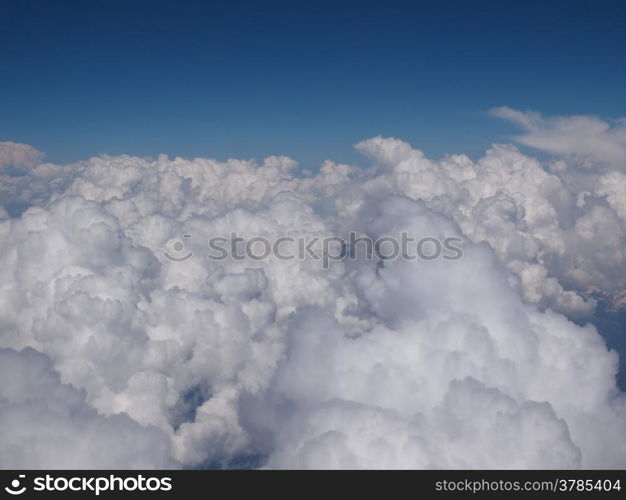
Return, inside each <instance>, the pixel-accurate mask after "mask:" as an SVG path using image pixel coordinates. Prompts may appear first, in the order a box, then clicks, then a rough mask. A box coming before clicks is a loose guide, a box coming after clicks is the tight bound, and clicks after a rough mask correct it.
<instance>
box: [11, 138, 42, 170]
mask: <svg viewBox="0 0 626 500" xmlns="http://www.w3.org/2000/svg"><path fill="white" fill-rule="evenodd" d="M43 157H44V155H43V153H42V152H41V151H37V150H36V149H35V148H33V147H32V146H29V145H28V144H21V143H19V142H10V141H6V142H0V170H2V169H4V168H6V167H13V168H15V169H29V168H33V167H35V166H36V165H39V164H40V163H41V161H42V160H43Z"/></svg>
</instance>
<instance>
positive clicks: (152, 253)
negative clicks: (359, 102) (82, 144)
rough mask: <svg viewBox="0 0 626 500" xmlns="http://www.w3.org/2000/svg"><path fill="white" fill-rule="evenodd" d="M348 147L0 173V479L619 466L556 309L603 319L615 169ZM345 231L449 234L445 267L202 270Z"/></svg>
mask: <svg viewBox="0 0 626 500" xmlns="http://www.w3.org/2000/svg"><path fill="white" fill-rule="evenodd" d="M515 113H516V112H515ZM515 116H516V117H518V118H519V120H522V118H523V117H524V116H525V115H515ZM520 116H521V118H520ZM519 120H518V121H519ZM528 120H530V121H529V123H530V125H528V127H531V125H532V127H535V125H534V124H533V123H534V122H532V120H531V119H530V118H529V119H528ZM533 120H535V118H533ZM536 120H538V118H537V119H536ZM531 122H532V123H531ZM529 129H530V128H529ZM539 129H541V127H539V128H538V129H537V130H539ZM533 130H534V129H533ZM533 133H534V132H533ZM537 133H538V132H537ZM551 133H552V132H548V133H547V135H550V134H551ZM556 142H558V141H556ZM555 144H556V143H555ZM560 148H561V146H554V147H552V149H550V148H545V149H549V150H551V151H555V152H562V151H561V150H560ZM357 149H358V150H359V151H361V152H362V153H363V154H365V155H366V156H367V157H369V158H370V159H371V165H370V166H367V167H364V168H363V167H356V166H351V165H342V164H336V163H333V162H330V161H328V162H326V163H324V165H322V167H321V169H320V171H319V172H318V173H317V174H315V175H310V176H303V175H297V174H296V170H297V165H296V163H295V162H294V161H293V160H291V159H289V158H285V157H271V158H268V159H266V160H265V161H264V162H263V163H262V164H257V163H255V162H253V161H239V160H229V161H228V162H218V161H214V160H210V159H203V158H197V159H193V160H184V159H181V158H175V159H169V158H167V157H165V156H161V157H159V158H157V159H145V158H136V157H131V156H119V157H99V158H91V159H89V160H87V161H83V162H79V163H75V164H71V165H53V164H46V163H40V164H38V165H31V166H30V167H29V169H28V171H27V172H26V173H20V174H19V175H17V174H16V173H15V172H5V173H4V174H3V175H2V178H1V181H2V182H1V186H2V190H1V191H0V199H1V200H2V203H3V204H4V205H5V208H6V210H5V212H4V216H3V219H2V220H1V221H0V235H1V238H0V273H1V280H0V283H2V284H1V285H0V286H2V293H1V294H0V347H2V348H3V349H2V350H1V351H0V357H2V358H3V360H2V362H1V363H0V367H1V368H2V370H3V377H2V380H3V382H2V392H1V393H0V405H1V407H2V412H1V413H0V414H1V415H2V419H3V424H5V426H9V427H11V428H12V429H13V430H14V431H13V432H12V433H11V434H10V435H7V433H3V435H2V437H1V438H0V450H1V451H0V465H2V466H4V467H9V466H11V467H21V466H28V465H30V466H33V467H37V466H45V467H54V466H58V467H61V466H67V467H83V466H89V465H94V466H102V467H113V466H115V467H165V466H181V467H208V466H229V465H234V464H238V463H253V464H255V465H258V466H267V467H276V468H281V467H304V468H325V467H339V468H341V467H344V468H345V467H350V468H352V467H365V468H368V467H376V468H380V467H383V468H384V467H391V468H414V467H493V468H507V467H517V468H522V467H581V466H584V467H624V466H626V442H624V440H622V439H616V436H623V435H625V432H626V400H625V398H624V395H623V394H622V393H621V392H620V391H619V390H618V389H617V387H616V385H615V374H616V372H617V368H618V356H617V355H616V353H614V352H610V351H608V350H607V348H606V345H605V343H604V341H603V339H602V338H601V337H600V335H599V334H598V333H597V331H596V330H595V328H594V327H593V326H583V327H581V326H577V325H576V324H574V323H572V322H571V321H570V320H568V318H567V316H569V317H571V318H578V319H580V318H583V319H584V318H590V317H592V314H593V311H594V308H595V306H596V301H597V300H607V301H613V302H615V304H617V305H616V307H620V305H619V304H620V302H619V297H621V296H622V295H621V294H623V291H624V289H625V288H626V287H625V286H624V285H625V284H624V281H623V276H626V274H625V273H624V271H626V259H625V256H624V254H623V249H624V248H626V246H625V245H624V243H625V240H624V239H625V235H626V233H625V231H626V226H625V222H626V206H624V202H623V200H624V199H626V177H625V176H624V175H623V174H622V173H621V172H620V171H619V169H617V168H612V167H607V165H606V164H607V163H610V162H605V161H604V160H605V158H599V159H598V161H602V163H603V164H602V166H601V167H598V168H597V169H593V168H592V169H589V168H586V169H585V170H584V172H583V173H581V172H580V169H579V167H578V165H577V162H575V161H570V160H569V159H568V158H565V159H564V160H558V161H550V162H548V163H545V164H543V163H541V162H539V161H538V160H536V159H533V158H531V157H528V156H526V155H523V154H522V153H520V152H519V151H518V150H517V149H516V148H515V147H514V146H511V145H495V146H493V147H492V148H491V149H490V150H489V151H488V152H487V153H486V154H485V156H484V157H483V158H481V159H480V160H479V161H477V162H473V161H472V160H470V159H469V158H468V157H466V156H463V155H454V156H450V157H446V158H443V159H441V160H439V161H434V160H430V159H428V158H426V157H425V156H424V155H423V154H422V153H421V152H420V151H419V150H417V149H414V148H412V147H411V146H410V145H408V144H407V143H404V142H402V141H400V140H397V139H391V138H381V137H377V138H373V139H370V140H367V141H364V142H361V143H359V144H358V145H357ZM611 156H612V157H613V154H611ZM592 160H593V161H595V158H592ZM611 161H614V160H611ZM20 207H21V208H20ZM26 207H29V208H27V209H26V210H24V208H26ZM349 231H359V232H361V233H363V234H367V235H370V236H372V237H374V238H376V237H380V236H398V235H399V234H400V233H401V232H403V231H406V232H408V233H410V234H412V235H415V236H416V237H417V238H420V237H423V236H433V237H442V238H443V237H448V236H459V237H462V238H463V239H464V240H465V242H464V244H463V250H464V256H463V258H462V259H461V260H459V261H454V262H452V261H445V260H435V261H424V260H414V261H406V260H395V261H385V262H370V261H365V260H362V261H361V260H357V261H342V262H334V263H332V265H331V268H330V269H329V270H324V269H322V265H321V262H319V261H315V260H312V259H306V260H303V261H297V260H294V261H279V260H277V259H275V258H269V259H267V260H266V261H251V260H244V261H235V260H229V261H224V262H214V261H211V260H209V259H206V258H203V256H205V255H206V242H207V239H208V238H209V237H211V236H215V235H226V236H227V235H228V234H230V233H231V232H237V233H238V234H241V235H245V236H246V237H247V238H251V237H254V236H264V237H267V238H270V239H271V238H277V237H279V236H283V235H289V236H292V237H297V236H303V237H312V236H334V235H340V236H345V235H346V234H347V233H348V232H349ZM183 234H189V235H192V237H191V238H189V239H188V240H187V241H185V244H186V246H187V248H186V250H189V251H192V252H193V257H192V258H190V259H189V260H187V261H185V262H172V261H170V260H168V259H167V258H166V257H165V255H164V251H166V250H167V249H171V244H172V242H173V241H176V240H178V239H180V238H181V237H182V235H183ZM36 351H37V352H36ZM55 440H56V441H55ZM54 442H63V443H65V444H64V446H54V445H53V444H52V443H54ZM102 442H111V443H112V444H111V445H110V446H109V448H107V449H108V450H109V453H108V454H104V455H101V456H100V458H99V459H98V460H99V461H98V462H97V463H92V462H89V461H86V459H85V457H89V456H92V454H93V449H94V448H97V447H99V446H100V444H99V443H102ZM68 450H70V451H71V453H70V452H69V451H68ZM94 460H95V459H94Z"/></svg>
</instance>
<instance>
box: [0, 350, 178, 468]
mask: <svg viewBox="0 0 626 500" xmlns="http://www.w3.org/2000/svg"><path fill="white" fill-rule="evenodd" d="M0 374H1V378H2V384H1V385H0V405H1V407H2V411H1V412H0V426H2V428H3V429H4V432H3V433H2V439H0V443H1V446H0V466H1V467H2V468H12V467H15V468H18V469H26V468H45V469H63V468H74V467H80V468H100V469H118V468H133V469H145V468H164V467H169V466H171V465H172V461H171V459H170V453H169V442H168V440H167V436H166V435H165V434H163V433H162V432H160V431H159V430H157V429H156V428H149V427H144V426H141V425H139V424H138V423H137V422H136V421H134V420H132V419H131V418H130V417H128V415H124V414H119V415H114V416H111V417H104V416H102V415H99V414H98V413H97V412H96V411H95V410H94V409H93V408H91V407H90V406H89V405H88V404H86V403H85V400H84V396H83V394H81V393H80V392H78V391H77V390H76V389H75V388H74V387H72V386H71V385H67V384H61V382H60V381H59V376H58V374H57V373H56V372H55V371H54V369H53V367H52V365H51V363H50V361H49V360H48V359H47V358H46V356H44V355H43V354H41V353H38V352H36V351H35V350H33V349H31V348H27V349H24V350H22V351H20V352H17V351H14V350H12V349H0Z"/></svg>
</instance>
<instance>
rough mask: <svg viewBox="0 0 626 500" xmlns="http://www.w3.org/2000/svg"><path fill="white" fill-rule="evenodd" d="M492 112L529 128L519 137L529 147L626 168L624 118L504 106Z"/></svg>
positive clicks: (625, 128) (586, 163)
mask: <svg viewBox="0 0 626 500" xmlns="http://www.w3.org/2000/svg"><path fill="white" fill-rule="evenodd" d="M491 114H492V115H493V116H496V117H498V118H502V119H504V120H508V121H511V122H513V123H516V124H517V125H519V126H521V127H522V128H524V129H525V130H526V132H527V133H526V134H525V135H519V136H516V137H515V140H516V141H518V142H519V143H521V144H524V145H525V146H529V147H532V148H536V149H540V150H543V151H547V152H549V153H555V154H558V155H563V156H568V157H571V158H574V159H576V160H578V163H579V164H582V165H584V166H588V167H590V166H592V165H596V166H597V165H598V164H601V165H609V166H611V167H613V168H617V169H619V170H622V171H623V170H624V169H626V126H625V122H624V121H623V120H618V121H617V122H616V123H614V124H610V123H608V122H606V121H604V120H602V119H600V118H597V117H594V116H585V115H579V116H554V117H544V116H542V115H541V114H539V113H536V112H532V111H528V112H523V111H518V110H515V109H511V108H508V107H506V106H501V107H498V108H493V109H492V110H491Z"/></svg>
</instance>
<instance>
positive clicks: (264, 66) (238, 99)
mask: <svg viewBox="0 0 626 500" xmlns="http://www.w3.org/2000/svg"><path fill="white" fill-rule="evenodd" d="M299 3H300V2H285V3H279V2H263V3H262V2H254V3H253V2H247V3H241V2H240V3H234V4H232V5H224V4H223V3H210V2H163V1H150V2H143V1H137V2H115V1H108V2H99V3H96V2H72V1H64V2H50V1H33V0H19V1H3V2H2V3H1V4H0V47H1V48H2V50H1V51H0V62H1V64H0V71H2V75H0V79H1V80H0V81H1V82H2V83H1V85H2V87H1V88H2V92H0V109H1V110H2V112H1V113H0V139H1V140H8V141H19V142H25V143H28V144H31V145H33V146H35V147H36V148H38V149H40V150H42V151H44V152H46V153H47V156H48V159H49V160H52V161H58V162H66V161H72V160H76V159H81V158H85V157H87V156H90V155H95V154H99V153H109V154H119V153H130V154H136V155H152V156H153V155H156V154H158V153H161V152H164V153H167V154H170V155H182V156H186V157H190V156H211V157H216V158H219V159H224V158H227V157H239V158H252V157H254V158H263V157H265V156H268V155H271V154H286V155H290V156H292V157H294V158H296V159H297V160H299V161H300V163H301V164H302V165H303V166H307V167H311V166H314V165H317V164H318V163H319V162H321V161H322V160H324V159H325V158H332V159H335V160H340V161H341V160H343V161H353V160H354V159H355V158H358V157H357V155H356V153H354V152H353V151H352V149H351V145H352V144H354V143H355V142H357V141H359V140H361V139H364V138H367V137H371V136H374V135H378V134H382V135H391V136H396V137H399V138H402V139H404V140H407V141H409V142H411V143H412V144H413V145H414V146H415V147H418V148H420V149H423V150H424V151H425V152H426V153H427V154H428V155H432V156H435V157H436V156H441V155H443V154H445V153H454V152H465V153H468V154H470V155H471V156H478V155H480V154H481V152H482V151H483V150H484V149H485V148H486V147H488V145H489V144H490V143H492V142H494V141H504V140H506V137H507V136H508V135H510V134H512V133H515V132H516V129H515V128H514V126H512V125H511V124H508V123H504V122H501V121H499V120H497V119H495V118H493V117H490V116H488V115H487V113H486V111H487V110H488V109H489V108H492V107H494V106H499V105H506V106H510V107H513V108H517V109H534V110H537V111H540V112H542V113H545V114H579V113H581V114H596V115H600V116H604V117H609V118H611V117H613V118H616V117H620V116H625V115H626V110H625V108H626V99H624V89H625V88H626V64H625V60H624V59H625V58H624V54H625V49H624V47H626V30H625V29H624V25H625V19H626V4H624V2H608V1H604V2H603V1H600V2H598V1H593V2H590V1H576V2H560V1H555V2H534V1H526V2H517V3H511V2H480V1H479V2H456V1H454V2H452V1H448V2H428V3H425V2H407V3H401V2H369V1H364V0H361V1H359V2H344V3H342V4H341V6H338V5H335V4H336V3H337V2H329V3H325V2H320V1H316V2H308V3H306V4H305V3H302V4H301V5H299Z"/></svg>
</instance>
